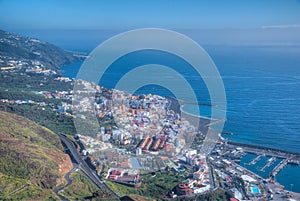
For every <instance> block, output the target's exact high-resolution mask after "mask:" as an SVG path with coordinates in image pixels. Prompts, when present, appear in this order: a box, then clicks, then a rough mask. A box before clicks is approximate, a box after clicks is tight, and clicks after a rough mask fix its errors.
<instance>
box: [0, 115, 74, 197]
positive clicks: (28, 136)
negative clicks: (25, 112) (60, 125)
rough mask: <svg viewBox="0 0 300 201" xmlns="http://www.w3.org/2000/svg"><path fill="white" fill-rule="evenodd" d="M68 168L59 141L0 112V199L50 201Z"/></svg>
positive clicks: (34, 125)
mask: <svg viewBox="0 0 300 201" xmlns="http://www.w3.org/2000/svg"><path fill="white" fill-rule="evenodd" d="M71 168H72V163H71V161H70V159H69V157H68V156H67V155H66V154H64V153H63V151H62V145H61V142H60V139H59V138H58V136H57V135H56V134H54V133H53V132H51V131H50V130H48V129H46V128H44V127H41V126H38V125H37V124H35V123H34V122H32V121H30V120H28V119H26V118H24V117H20V116H17V115H13V114H10V113H6V112H0V177H1V179H0V200H2V199H4V200H6V199H8V198H10V199H16V200H21V199H22V200H23V199H33V200H36V199H38V200H44V199H47V198H49V197H52V198H54V197H55V196H54V194H53V193H52V189H54V188H55V187H56V186H57V185H59V184H61V183H62V181H63V176H64V174H66V173H67V172H68V171H69V170H70V169H71Z"/></svg>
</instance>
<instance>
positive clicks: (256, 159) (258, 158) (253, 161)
mask: <svg viewBox="0 0 300 201" xmlns="http://www.w3.org/2000/svg"><path fill="white" fill-rule="evenodd" d="M262 157H263V155H258V156H256V157H255V158H254V159H253V160H252V161H250V162H249V163H248V165H255V164H256V163H257V162H258V161H260V159H261V158H262Z"/></svg>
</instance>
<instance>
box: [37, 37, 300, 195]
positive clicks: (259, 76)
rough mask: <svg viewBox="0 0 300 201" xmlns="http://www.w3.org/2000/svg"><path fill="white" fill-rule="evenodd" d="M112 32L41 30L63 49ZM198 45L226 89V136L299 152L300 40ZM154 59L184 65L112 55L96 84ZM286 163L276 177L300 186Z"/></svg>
mask: <svg viewBox="0 0 300 201" xmlns="http://www.w3.org/2000/svg"><path fill="white" fill-rule="evenodd" d="M113 35H114V34H113V33H111V32H106V33H105V34H104V36H103V38H101V39H99V38H97V40H96V39H95V38H93V37H91V38H84V40H82V41H80V40H78V37H76V36H74V35H70V37H69V38H68V42H66V41H65V40H62V39H61V38H60V37H55V35H52V36H51V37H50V36H48V35H47V36H45V35H44V39H46V40H47V41H50V42H52V43H54V44H56V45H58V46H60V47H62V48H65V49H70V50H75V51H81V52H86V53H89V52H90V51H91V50H92V49H93V48H95V47H96V46H97V45H99V42H101V40H102V41H103V40H104V39H107V38H109V37H110V36H113ZM40 36H43V35H41V34H40V35H39V38H41V39H43V37H40ZM81 37H82V38H83V37H84V36H83V35H81ZM200 45H202V44H201V43H200ZM202 46H203V47H204V49H205V50H206V51H207V52H208V54H209V55H210V56H211V57H212V59H213V61H214V62H215V64H216V66H217V68H218V70H219V72H220V75H221V77H222V79H223V82H224V85H225V89H226V95H227V121H226V123H225V127H224V131H230V132H232V133H233V135H224V137H226V138H229V139H231V140H234V141H239V142H244V143H250V144H256V145H262V146H268V147H274V148H279V149H284V150H289V151H295V152H300V146H299V145H300V112H299V111H300V104H299V103H300V90H299V87H300V57H299V55H300V46H297V45H288V44H277V45H274V44H273V45H224V44H222V45H216V44H209V45H202ZM153 62H154V63H158V64H162V65H167V66H169V67H174V68H175V69H181V70H182V69H185V68H187V66H188V64H186V63H184V62H183V61H181V60H180V59H178V58H176V57H174V55H169V54H166V53H162V52H157V51H142V52H136V53H132V54H129V55H127V56H125V57H123V58H121V59H120V60H118V61H116V62H115V63H114V64H113V65H112V67H111V68H110V69H111V70H110V71H109V72H107V74H106V76H107V77H106V79H104V80H103V81H102V82H101V83H100V84H101V85H102V86H105V87H113V86H114V84H115V82H116V81H118V79H119V78H120V76H122V75H123V74H124V73H125V72H127V71H128V69H129V67H130V66H131V67H132V66H139V65H143V64H148V63H153ZM80 65H81V62H78V63H74V64H70V65H67V66H64V67H63V74H64V75H65V76H68V77H76V74H77V71H78V69H79V68H80ZM182 72H183V74H184V76H185V78H186V79H187V80H188V81H190V82H191V83H192V85H193V87H194V89H195V91H196V94H197V96H199V97H198V98H199V100H200V101H201V102H203V103H208V102H209V96H208V93H207V90H206V88H205V86H204V84H203V82H202V80H201V79H200V80H199V79H197V78H195V76H193V75H190V74H189V72H185V73H184V71H182ZM108 77H109V79H108ZM166 79H172V77H166ZM180 87H181V86H178V88H180ZM183 90H184V89H183ZM139 92H141V93H154V94H159V95H171V94H170V93H169V92H168V91H167V90H165V89H164V88H161V87H157V86H150V87H145V88H142V89H141V90H139ZM183 92H184V91H183ZM193 107H194V106H186V107H185V108H184V109H185V110H186V111H188V112H191V113H193V111H194V108H193ZM200 113H201V115H203V116H209V115H210V109H209V108H208V107H201V108H200ZM288 168H289V171H288V172H286V171H285V170H283V171H282V172H281V173H280V174H279V175H278V176H277V178H278V180H279V181H280V182H282V183H283V184H284V185H285V186H289V185H290V184H291V182H293V184H294V187H293V190H296V191H298V192H300V178H299V175H300V174H299V171H300V168H299V166H298V167H289V166H288ZM291 175H292V176H291ZM293 175H298V177H297V176H296V177H293ZM291 179H292V180H291Z"/></svg>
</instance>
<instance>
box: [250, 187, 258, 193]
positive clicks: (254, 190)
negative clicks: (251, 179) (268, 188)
mask: <svg viewBox="0 0 300 201" xmlns="http://www.w3.org/2000/svg"><path fill="white" fill-rule="evenodd" d="M251 193H253V194H259V193H260V191H259V188H258V187H251Z"/></svg>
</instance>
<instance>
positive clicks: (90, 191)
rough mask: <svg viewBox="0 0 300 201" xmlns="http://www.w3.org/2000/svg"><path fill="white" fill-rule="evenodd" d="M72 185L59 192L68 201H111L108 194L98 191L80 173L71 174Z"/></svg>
mask: <svg viewBox="0 0 300 201" xmlns="http://www.w3.org/2000/svg"><path fill="white" fill-rule="evenodd" d="M71 180H72V184H71V185H70V186H69V187H67V188H65V189H64V191H62V192H60V194H61V195H62V196H64V197H65V198H67V199H69V200H113V199H109V198H110V197H111V196H110V193H108V192H106V191H100V190H98V189H97V188H96V187H95V186H94V185H93V184H91V183H90V182H89V181H88V180H87V178H85V177H84V176H83V175H82V174H81V173H80V172H73V173H72V174H71Z"/></svg>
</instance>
